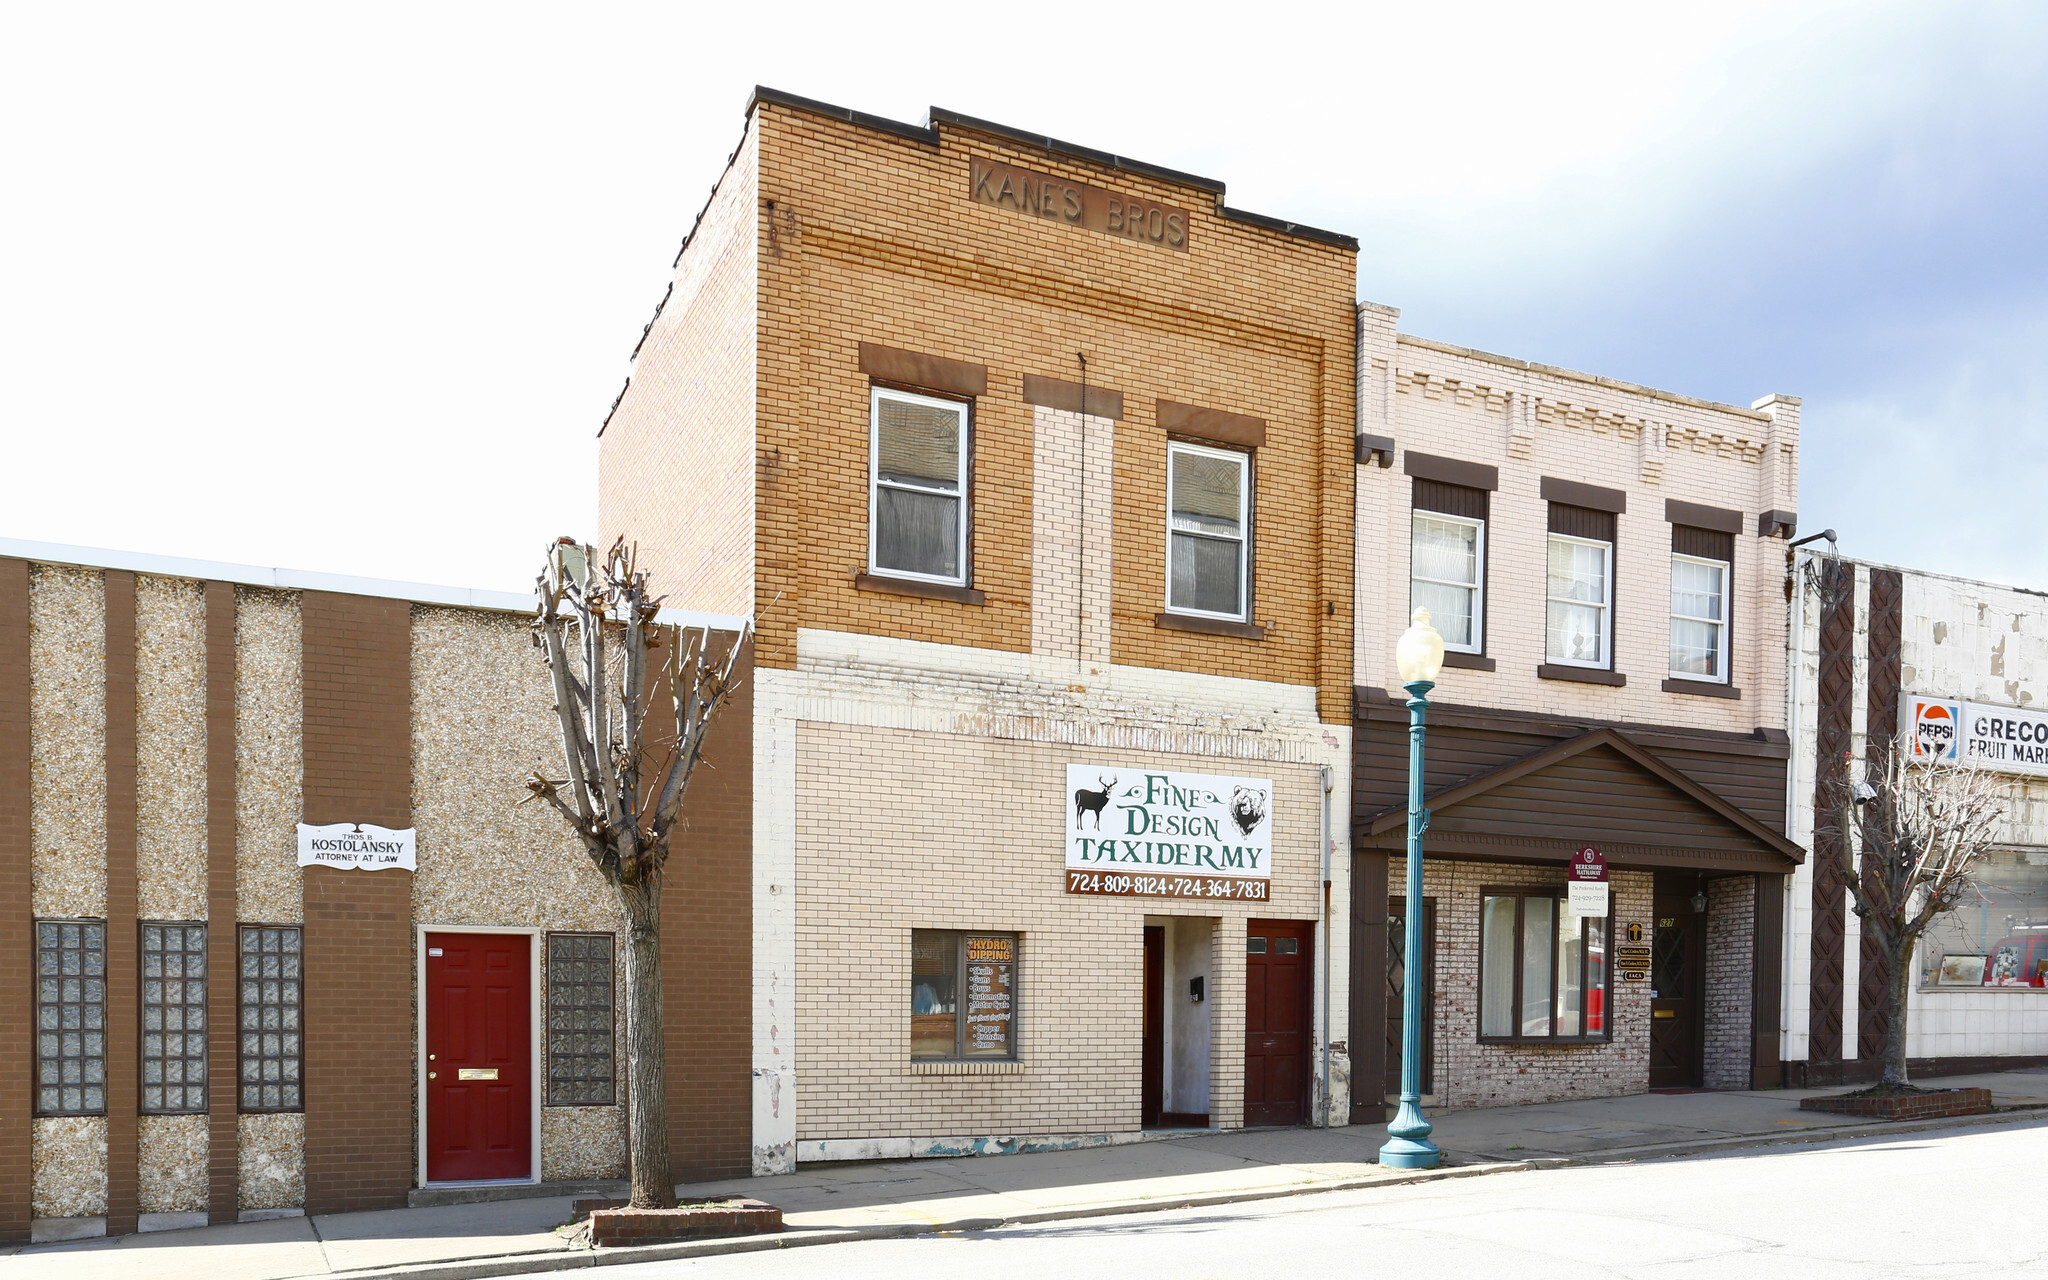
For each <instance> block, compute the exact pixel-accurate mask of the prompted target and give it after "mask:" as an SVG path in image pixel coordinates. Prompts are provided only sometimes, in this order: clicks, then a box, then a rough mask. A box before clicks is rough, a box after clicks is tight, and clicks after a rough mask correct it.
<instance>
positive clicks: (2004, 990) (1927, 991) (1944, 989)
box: [1914, 982, 2048, 996]
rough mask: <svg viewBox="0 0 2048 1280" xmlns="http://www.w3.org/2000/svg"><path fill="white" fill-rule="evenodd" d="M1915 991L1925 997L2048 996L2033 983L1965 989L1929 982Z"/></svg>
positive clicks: (2047, 992) (2045, 989) (2046, 990)
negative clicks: (2020, 993)
mask: <svg viewBox="0 0 2048 1280" xmlns="http://www.w3.org/2000/svg"><path fill="white" fill-rule="evenodd" d="M1914 990H1915V991H1917V992H1919V993H1920V994H1921V995H1923V996H1975V995H1983V994H1986V993H1988V992H1995V993H1997V994H1998V995H2010V994H2015V993H2018V992H2032V993H2033V994H2035V995H2037V996H2042V995H2048V987H2037V986H2035V985H2033V984H2032V983H2027V984H2024V985H2021V984H2017V983H2016V984H2014V985H2012V986H2009V987H2004V986H1994V987H1963V986H1944V985H1943V984H1941V983H1939V982H1929V983H1924V984H1922V985H1921V986H1918V987H1915V988H1914Z"/></svg>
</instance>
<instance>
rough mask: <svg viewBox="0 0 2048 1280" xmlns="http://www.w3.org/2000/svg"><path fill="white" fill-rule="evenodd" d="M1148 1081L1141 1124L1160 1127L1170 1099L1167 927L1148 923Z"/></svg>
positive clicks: (1141, 1091) (1141, 1099)
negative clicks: (1167, 1020) (1167, 1056)
mask: <svg viewBox="0 0 2048 1280" xmlns="http://www.w3.org/2000/svg"><path fill="white" fill-rule="evenodd" d="M1143 1056H1144V1073H1145V1074H1144V1082H1143V1084H1142V1085H1141V1086H1140V1088H1139V1111H1140V1119H1139V1124H1141V1125H1142V1126H1143V1127H1145V1128H1147V1129H1156V1128H1158V1127H1159V1112H1160V1108H1161V1106H1162V1105H1163V1103H1164V1102H1165V1099H1166V930H1165V929H1163V928H1161V927H1160V926H1158V925H1156V924H1148V925H1146V926H1145V1048H1144V1055H1143Z"/></svg>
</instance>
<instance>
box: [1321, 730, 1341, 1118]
mask: <svg viewBox="0 0 2048 1280" xmlns="http://www.w3.org/2000/svg"><path fill="white" fill-rule="evenodd" d="M1321 773H1322V777H1323V820H1322V824H1321V831H1322V837H1323V1128H1325V1129H1327V1128H1329V1127H1330V791H1331V789H1332V788H1333V787H1335V786H1336V785H1337V784H1336V777H1335V775H1334V773H1333V772H1332V771H1331V769H1330V766H1329V765H1324V766H1322V769H1321Z"/></svg>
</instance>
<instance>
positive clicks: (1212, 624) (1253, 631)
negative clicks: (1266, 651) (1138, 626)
mask: <svg viewBox="0 0 2048 1280" xmlns="http://www.w3.org/2000/svg"><path fill="white" fill-rule="evenodd" d="M1152 625H1153V626H1155V627H1158V628H1159V629H1160V630H1162V631H1195V632H1199V633H1201V634H1202V635H1207V636H1236V637H1238V638H1239V639H1240V640H1264V639H1265V638H1266V629H1265V628H1264V627H1259V626H1253V625H1252V624H1251V623H1249V622H1228V621H1225V620H1224V619H1222V618H1197V617H1193V616H1191V615H1189V614H1185V613H1162V614H1159V615H1158V616H1156V617H1154V618H1153V619H1152Z"/></svg>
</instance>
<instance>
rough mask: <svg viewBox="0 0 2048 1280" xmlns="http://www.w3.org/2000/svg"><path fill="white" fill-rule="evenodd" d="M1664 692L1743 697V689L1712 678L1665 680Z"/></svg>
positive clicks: (1698, 696)
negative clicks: (1717, 682)
mask: <svg viewBox="0 0 2048 1280" xmlns="http://www.w3.org/2000/svg"><path fill="white" fill-rule="evenodd" d="M1664 692H1666V693H1684V694H1690V695H1691V696H1692V697H1695V698H1734V699H1740V698H1741V697H1742V690H1740V689H1738V688H1736V687H1735V686H1734V685H1732V684H1715V683H1714V682H1713V681H1711V680H1670V679H1667V680H1666V681H1665V682H1664Z"/></svg>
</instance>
